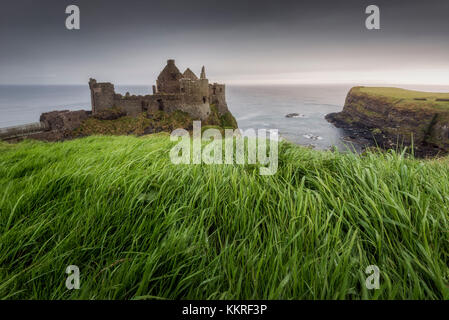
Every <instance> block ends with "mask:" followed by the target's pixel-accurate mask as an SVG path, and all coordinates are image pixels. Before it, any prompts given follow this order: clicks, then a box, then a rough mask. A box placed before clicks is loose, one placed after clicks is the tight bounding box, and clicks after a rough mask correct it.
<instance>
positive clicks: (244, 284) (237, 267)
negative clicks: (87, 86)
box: [0, 135, 449, 299]
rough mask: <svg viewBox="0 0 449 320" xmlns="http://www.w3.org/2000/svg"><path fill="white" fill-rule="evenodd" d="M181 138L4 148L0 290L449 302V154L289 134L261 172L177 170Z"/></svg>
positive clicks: (248, 168) (22, 295) (24, 295)
mask: <svg viewBox="0 0 449 320" xmlns="http://www.w3.org/2000/svg"><path fill="white" fill-rule="evenodd" d="M174 144H175V143H174V142H170V140H169V138H168V136H167V135H152V136H146V137H141V138H136V137H131V136H116V137H108V136H102V137H99V136H92V137H87V138H82V139H77V140H73V141H67V142H63V143H43V142H33V141H25V142H22V143H20V144H17V145H8V144H5V143H2V144H0V298H3V299H154V298H156V299H448V298H449V287H448V285H449V267H448V264H449V162H448V161H447V159H445V158H443V159H439V160H414V159H410V158H407V157H405V156H404V155H403V154H399V153H394V152H388V153H365V154H362V155H356V154H342V153H338V152H319V151H314V150H310V149H307V148H302V147H298V146H294V145H292V144H289V143H282V144H281V145H280V149H279V169H278V171H277V173H276V174H275V175H273V176H261V175H259V171H258V170H257V167H256V166H255V165H173V164H171V162H170V160H169V156H168V153H169V150H170V148H171V147H172V146H173V145H174ZM68 265H77V266H79V268H80V271H81V288H80V290H72V291H69V290H67V289H66V287H65V280H66V277H67V275H66V274H65V270H66V267H67V266H68ZM368 265H377V266H378V267H379V269H380V273H381V280H380V289H379V290H368V289H367V288H366V287H365V279H366V277H367V275H366V274H365V268H366V267H367V266H368Z"/></svg>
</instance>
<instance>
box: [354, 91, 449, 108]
mask: <svg viewBox="0 0 449 320" xmlns="http://www.w3.org/2000/svg"><path fill="white" fill-rule="evenodd" d="M353 90H355V91H356V92H360V93H362V94H368V95H374V96H381V97H384V98H387V99H389V100H391V102H395V103H399V106H402V107H405V108H415V107H421V108H432V109H439V110H445V111H448V110H449V101H437V99H446V100H447V99H449V93H440V92H423V91H414V90H406V89H401V88H394V87H356V88H353ZM422 99H425V100H422Z"/></svg>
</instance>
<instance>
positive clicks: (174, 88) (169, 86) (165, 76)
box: [156, 59, 182, 93]
mask: <svg viewBox="0 0 449 320" xmlns="http://www.w3.org/2000/svg"><path fill="white" fill-rule="evenodd" d="M181 78H182V74H181V72H180V71H179V69H178V68H177V67H176V65H175V60H173V59H170V60H167V65H166V66H165V68H164V69H163V70H162V72H161V73H160V74H159V76H158V77H157V81H156V84H157V91H158V92H161V93H179V92H180V86H179V80H180V79H181Z"/></svg>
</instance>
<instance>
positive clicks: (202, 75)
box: [200, 66, 206, 79]
mask: <svg viewBox="0 0 449 320" xmlns="http://www.w3.org/2000/svg"><path fill="white" fill-rule="evenodd" d="M200 79H206V70H205V69H204V66H203V67H202V68H201V76H200Z"/></svg>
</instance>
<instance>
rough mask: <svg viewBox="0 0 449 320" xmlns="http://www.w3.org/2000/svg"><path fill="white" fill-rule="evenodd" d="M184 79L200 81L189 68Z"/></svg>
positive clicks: (184, 74)
mask: <svg viewBox="0 0 449 320" xmlns="http://www.w3.org/2000/svg"><path fill="white" fill-rule="evenodd" d="M182 77H183V78H184V79H190V80H198V77H197V76H196V75H195V73H193V71H192V70H190V68H187V69H186V71H184V73H183V75H182Z"/></svg>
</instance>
